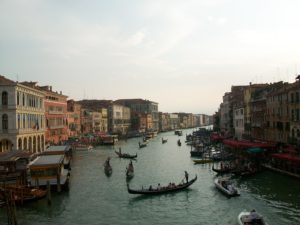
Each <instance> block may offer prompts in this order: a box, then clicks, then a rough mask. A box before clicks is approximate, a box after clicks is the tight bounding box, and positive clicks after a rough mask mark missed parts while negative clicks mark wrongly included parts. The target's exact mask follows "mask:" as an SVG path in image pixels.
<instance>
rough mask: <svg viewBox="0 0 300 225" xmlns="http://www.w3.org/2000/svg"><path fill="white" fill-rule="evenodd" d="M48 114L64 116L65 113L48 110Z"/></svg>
mask: <svg viewBox="0 0 300 225" xmlns="http://www.w3.org/2000/svg"><path fill="white" fill-rule="evenodd" d="M48 114H52V115H63V114H64V112H63V111H57V110H48Z"/></svg>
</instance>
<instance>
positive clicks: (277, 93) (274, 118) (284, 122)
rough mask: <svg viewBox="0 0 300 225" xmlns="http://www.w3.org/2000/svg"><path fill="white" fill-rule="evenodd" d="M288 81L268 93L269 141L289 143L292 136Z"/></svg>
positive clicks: (266, 130) (267, 124)
mask: <svg viewBox="0 0 300 225" xmlns="http://www.w3.org/2000/svg"><path fill="white" fill-rule="evenodd" d="M289 86H290V85H289V84H288V83H283V85H282V87H281V88H278V89H277V88H276V89H274V90H272V91H270V93H268V95H267V103H266V104H267V112H266V128H265V133H266V135H265V138H266V140H267V141H271V142H280V143H288V141H289V136H290V117H289V102H288V87H289Z"/></svg>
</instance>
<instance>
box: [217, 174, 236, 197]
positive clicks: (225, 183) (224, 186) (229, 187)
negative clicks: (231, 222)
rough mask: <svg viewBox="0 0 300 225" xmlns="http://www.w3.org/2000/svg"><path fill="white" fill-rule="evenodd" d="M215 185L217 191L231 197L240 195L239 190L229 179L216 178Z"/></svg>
mask: <svg viewBox="0 0 300 225" xmlns="http://www.w3.org/2000/svg"><path fill="white" fill-rule="evenodd" d="M214 183H215V186H216V188H217V189H219V190H220V191H221V192H222V193H224V194H225V195H227V196H229V197H233V196H239V195H240V192H239V190H238V189H237V188H236V187H235V186H234V185H233V183H232V182H231V181H230V180H229V179H228V178H216V179H215V180H214Z"/></svg>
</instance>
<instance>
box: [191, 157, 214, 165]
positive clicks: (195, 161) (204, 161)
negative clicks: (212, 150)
mask: <svg viewBox="0 0 300 225" xmlns="http://www.w3.org/2000/svg"><path fill="white" fill-rule="evenodd" d="M193 161H194V164H205V163H211V162H213V160H212V159H210V158H203V159H193Z"/></svg>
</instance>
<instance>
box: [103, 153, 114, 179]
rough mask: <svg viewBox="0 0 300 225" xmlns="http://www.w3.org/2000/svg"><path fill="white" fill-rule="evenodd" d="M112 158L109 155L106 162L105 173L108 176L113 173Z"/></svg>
mask: <svg viewBox="0 0 300 225" xmlns="http://www.w3.org/2000/svg"><path fill="white" fill-rule="evenodd" d="M109 161H110V158H109V157H108V158H107V159H106V161H105V163H104V173H105V174H106V176H110V175H111V174H112V167H111V165H110V162H109Z"/></svg>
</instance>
